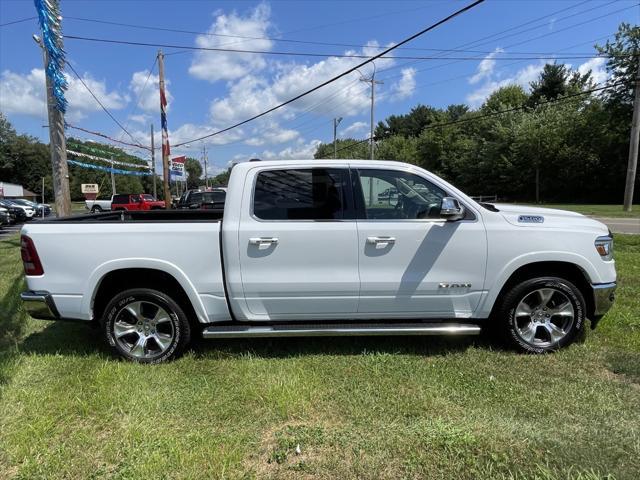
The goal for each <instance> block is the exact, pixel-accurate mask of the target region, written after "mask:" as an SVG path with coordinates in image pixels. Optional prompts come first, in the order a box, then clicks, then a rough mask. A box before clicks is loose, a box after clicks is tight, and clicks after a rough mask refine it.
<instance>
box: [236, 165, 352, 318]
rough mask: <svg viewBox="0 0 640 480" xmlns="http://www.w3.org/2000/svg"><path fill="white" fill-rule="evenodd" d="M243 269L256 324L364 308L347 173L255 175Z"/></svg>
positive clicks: (244, 228)
mask: <svg viewBox="0 0 640 480" xmlns="http://www.w3.org/2000/svg"><path fill="white" fill-rule="evenodd" d="M249 172H250V173H249V174H248V175H247V179H246V183H245V187H244V188H245V191H247V189H250V191H251V196H248V195H245V196H244V198H250V202H251V204H250V205H248V206H245V205H243V206H242V213H241V219H240V226H239V245H240V267H241V268H240V270H241V278H242V287H243V290H244V298H245V300H246V304H247V309H248V315H247V317H249V318H250V319H253V320H274V319H291V320H297V319H301V320H302V319H314V318H316V319H325V318H334V317H335V318H340V317H344V316H345V315H346V316H348V315H349V314H354V313H355V312H356V311H357V307H358V295H359V288H360V283H359V278H358V250H357V243H358V233H357V229H356V222H355V213H354V205H353V196H352V194H351V184H350V180H349V178H350V177H349V169H348V167H347V166H344V167H333V166H331V167H313V168H311V167H310V168H300V167H296V168H282V167H279V168H272V169H263V168H260V169H253V170H250V171H249Z"/></svg>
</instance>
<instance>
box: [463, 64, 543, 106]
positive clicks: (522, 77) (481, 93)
mask: <svg viewBox="0 0 640 480" xmlns="http://www.w3.org/2000/svg"><path fill="white" fill-rule="evenodd" d="M543 68H544V61H543V62H540V63H536V64H530V65H527V66H526V67H524V68H522V69H520V70H518V71H517V72H516V74H515V75H513V76H511V77H508V78H504V79H502V80H492V79H491V78H488V79H487V80H486V81H485V83H484V84H483V85H481V86H480V87H479V88H477V89H476V90H474V91H472V92H471V93H469V94H468V95H467V102H468V103H469V104H470V105H471V106H472V107H478V106H480V105H482V103H483V102H484V101H485V100H486V99H487V97H488V96H489V95H491V94H492V93H493V92H495V91H496V90H498V89H499V88H501V87H504V86H507V85H512V84H516V85H520V86H521V87H522V88H524V89H525V90H529V88H530V86H529V84H530V83H531V82H532V81H534V80H535V79H536V78H538V75H539V74H540V72H541V71H542V69H543Z"/></svg>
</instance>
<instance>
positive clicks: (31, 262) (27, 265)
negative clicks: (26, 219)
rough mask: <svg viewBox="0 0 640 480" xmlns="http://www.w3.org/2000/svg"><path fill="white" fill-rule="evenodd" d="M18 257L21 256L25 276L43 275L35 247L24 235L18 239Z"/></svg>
mask: <svg viewBox="0 0 640 480" xmlns="http://www.w3.org/2000/svg"><path fill="white" fill-rule="evenodd" d="M20 255H21V256H22V263H23V265H24V273H25V275H30V276H33V275H44V270H43V268H42V263H40V257H38V252H37V251H36V246H35V245H34V244H33V240H31V238H29V237H27V236H26V235H22V236H21V237H20Z"/></svg>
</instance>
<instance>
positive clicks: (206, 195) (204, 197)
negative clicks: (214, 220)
mask: <svg viewBox="0 0 640 480" xmlns="http://www.w3.org/2000/svg"><path fill="white" fill-rule="evenodd" d="M225 197H226V193H224V192H222V191H220V192H196V193H194V194H192V195H191V198H190V199H189V201H190V202H191V203H219V202H224V199H225Z"/></svg>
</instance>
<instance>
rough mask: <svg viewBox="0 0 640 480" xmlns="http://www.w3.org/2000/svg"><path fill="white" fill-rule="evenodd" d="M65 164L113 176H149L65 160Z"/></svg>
mask: <svg viewBox="0 0 640 480" xmlns="http://www.w3.org/2000/svg"><path fill="white" fill-rule="evenodd" d="M67 163H69V164H71V165H76V166H78V167H81V168H89V169H91V170H99V171H101V172H109V173H113V174H114V175H137V176H142V175H150V173H149V172H134V171H132V170H122V169H121V168H111V167H104V166H102V165H93V164H92V163H83V162H78V161H76V160H67Z"/></svg>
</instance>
